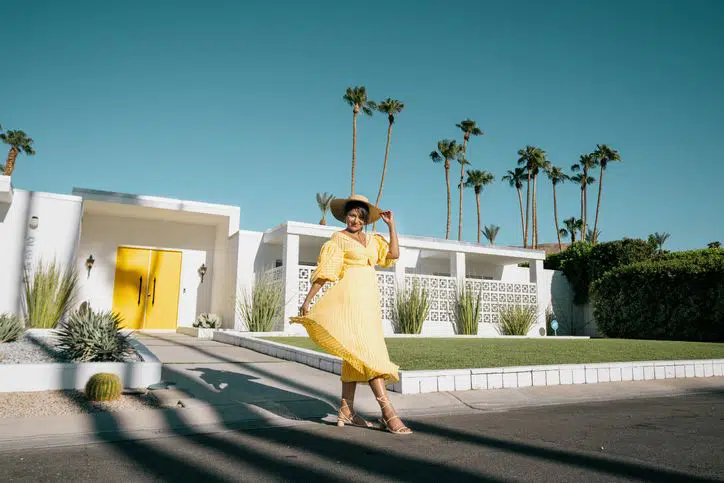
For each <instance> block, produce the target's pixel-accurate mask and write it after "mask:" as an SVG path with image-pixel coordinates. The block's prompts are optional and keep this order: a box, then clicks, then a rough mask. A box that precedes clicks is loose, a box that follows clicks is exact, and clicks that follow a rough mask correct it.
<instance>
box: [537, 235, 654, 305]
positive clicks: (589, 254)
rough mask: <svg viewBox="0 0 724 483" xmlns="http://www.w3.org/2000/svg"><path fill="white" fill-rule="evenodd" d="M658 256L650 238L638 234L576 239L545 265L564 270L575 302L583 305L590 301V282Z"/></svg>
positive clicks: (550, 258)
mask: <svg viewBox="0 0 724 483" xmlns="http://www.w3.org/2000/svg"><path fill="white" fill-rule="evenodd" d="M655 256H656V249H655V248H653V247H652V246H651V245H650V244H649V243H648V242H646V241H644V240H640V239H635V238H624V239H623V240H616V241H611V242H605V243H597V244H596V245H591V244H590V243H588V242H576V243H574V244H572V245H571V246H570V247H568V248H567V249H566V250H564V251H562V252H560V253H555V254H552V255H549V256H548V257H547V258H546V261H545V263H544V266H545V268H548V269H551V270H560V271H562V272H563V274H564V275H565V276H566V278H567V279H568V281H569V282H570V284H571V286H572V287H573V302H574V303H576V304H578V305H582V304H585V303H586V302H588V299H589V294H590V291H591V290H590V289H591V284H592V283H593V282H595V281H596V280H598V279H599V278H601V277H602V276H603V275H604V274H605V273H606V272H608V271H610V270H613V269H615V268H617V267H620V266H623V265H628V264H631V263H635V262H640V261H643V260H649V259H651V258H653V257H655Z"/></svg>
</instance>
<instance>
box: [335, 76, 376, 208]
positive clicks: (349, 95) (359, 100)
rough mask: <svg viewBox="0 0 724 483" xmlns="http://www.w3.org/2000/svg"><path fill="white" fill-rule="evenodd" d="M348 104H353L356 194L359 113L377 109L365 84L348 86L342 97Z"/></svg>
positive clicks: (367, 112)
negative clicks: (368, 96)
mask: <svg viewBox="0 0 724 483" xmlns="http://www.w3.org/2000/svg"><path fill="white" fill-rule="evenodd" d="M342 99H344V100H345V101H347V104H349V105H350V106H352V193H351V194H354V172H355V168H356V167H357V115H358V114H359V113H360V111H362V112H364V113H365V114H367V115H368V116H371V115H372V112H373V111H374V110H375V109H377V104H376V103H375V102H374V101H370V100H368V99H367V88H365V86H358V87H348V88H347V92H345V94H344V96H343V97H342Z"/></svg>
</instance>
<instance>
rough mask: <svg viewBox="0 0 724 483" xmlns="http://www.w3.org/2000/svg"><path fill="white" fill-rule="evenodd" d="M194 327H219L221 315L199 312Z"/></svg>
mask: <svg viewBox="0 0 724 483" xmlns="http://www.w3.org/2000/svg"><path fill="white" fill-rule="evenodd" d="M194 327H198V328H201V329H218V328H219V327H221V317H219V316H218V315H216V314H207V313H203V314H199V315H198V317H196V320H195V321H194Z"/></svg>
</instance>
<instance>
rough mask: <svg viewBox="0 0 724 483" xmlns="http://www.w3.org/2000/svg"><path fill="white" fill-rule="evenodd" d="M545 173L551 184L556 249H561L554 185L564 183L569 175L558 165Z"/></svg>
mask: <svg viewBox="0 0 724 483" xmlns="http://www.w3.org/2000/svg"><path fill="white" fill-rule="evenodd" d="M547 173H548V179H550V180H551V183H552V184H553V219H554V221H555V223H556V234H557V235H558V250H563V246H562V244H561V231H560V229H559V228H560V227H559V226H558V199H557V197H556V185H558V184H562V183H565V181H566V180H567V179H569V176H568V175H567V174H566V173H564V172H563V169H562V168H559V167H558V166H551V167H550V169H548V171H547Z"/></svg>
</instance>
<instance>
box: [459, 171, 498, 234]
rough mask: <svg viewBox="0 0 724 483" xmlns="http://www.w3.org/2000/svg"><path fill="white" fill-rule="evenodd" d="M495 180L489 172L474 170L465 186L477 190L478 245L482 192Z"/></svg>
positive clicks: (469, 172) (470, 172)
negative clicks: (484, 187)
mask: <svg viewBox="0 0 724 483" xmlns="http://www.w3.org/2000/svg"><path fill="white" fill-rule="evenodd" d="M494 179H495V177H494V176H493V175H492V174H491V173H489V172H487V171H481V170H479V169H473V170H468V179H467V180H465V186H466V187H467V188H473V189H474V190H475V205H476V206H477V208H478V243H480V192H481V191H483V186H485V185H488V184H490V183H492V182H493V180H494Z"/></svg>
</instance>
